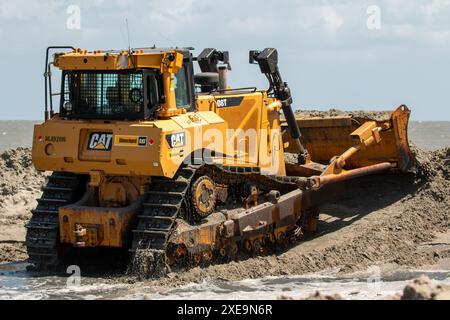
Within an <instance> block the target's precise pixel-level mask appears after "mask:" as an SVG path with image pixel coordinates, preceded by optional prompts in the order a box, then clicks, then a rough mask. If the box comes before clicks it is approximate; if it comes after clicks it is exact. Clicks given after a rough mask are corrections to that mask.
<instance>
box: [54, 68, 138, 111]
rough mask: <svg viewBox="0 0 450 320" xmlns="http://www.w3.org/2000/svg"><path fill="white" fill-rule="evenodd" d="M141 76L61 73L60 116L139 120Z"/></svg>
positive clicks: (104, 73)
mask: <svg viewBox="0 0 450 320" xmlns="http://www.w3.org/2000/svg"><path fill="white" fill-rule="evenodd" d="M143 105H144V103H143V79H142V73H139V72H135V73H130V72H129V71H127V72H114V73H110V72H95V73H94V72H90V73H87V72H68V73H65V74H64V81H63V95H62V103H61V114H62V115H64V116H79V117H86V118H125V119H132V118H139V117H141V116H142V115H143V109H144V108H143Z"/></svg>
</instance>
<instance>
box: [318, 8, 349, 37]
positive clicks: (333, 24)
mask: <svg viewBox="0 0 450 320" xmlns="http://www.w3.org/2000/svg"><path fill="white" fill-rule="evenodd" d="M320 15H321V18H322V19H323V20H324V23H325V25H324V28H325V30H326V31H328V32H332V33H334V32H336V31H338V30H339V29H340V28H341V27H342V25H343V24H344V19H343V17H342V16H341V15H339V14H338V13H337V12H336V11H335V9H334V8H333V7H331V6H326V7H322V8H321V9H320Z"/></svg>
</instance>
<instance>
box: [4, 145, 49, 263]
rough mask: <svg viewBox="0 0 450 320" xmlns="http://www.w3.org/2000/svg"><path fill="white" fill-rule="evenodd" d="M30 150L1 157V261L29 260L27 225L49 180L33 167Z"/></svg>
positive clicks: (26, 149)
mask: <svg viewBox="0 0 450 320" xmlns="http://www.w3.org/2000/svg"><path fill="white" fill-rule="evenodd" d="M30 151H31V150H30V149H28V148H17V149H14V150H7V151H5V152H3V153H1V154H0V262H8V261H14V260H20V259H26V257H27V256H26V253H25V248H24V245H23V240H24V239H25V228H24V225H25V224H26V222H27V221H28V219H29V218H30V216H31V213H30V209H32V208H33V207H34V206H35V205H36V201H35V199H36V198H38V197H39V196H40V193H41V191H40V188H41V185H42V184H43V182H44V180H45V176H44V175H43V174H41V173H39V172H37V171H36V170H35V169H34V168H33V164H32V161H31V152H30Z"/></svg>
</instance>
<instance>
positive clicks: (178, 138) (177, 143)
mask: <svg viewBox="0 0 450 320" xmlns="http://www.w3.org/2000/svg"><path fill="white" fill-rule="evenodd" d="M166 139H167V142H168V143H169V146H170V147H171V148H177V147H184V146H185V145H186V134H185V133H184V132H179V133H173V134H169V135H167V136H166Z"/></svg>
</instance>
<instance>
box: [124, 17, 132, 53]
mask: <svg viewBox="0 0 450 320" xmlns="http://www.w3.org/2000/svg"><path fill="white" fill-rule="evenodd" d="M125 24H126V25H127V37H128V52H131V44H130V30H129V29H128V18H125Z"/></svg>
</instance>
